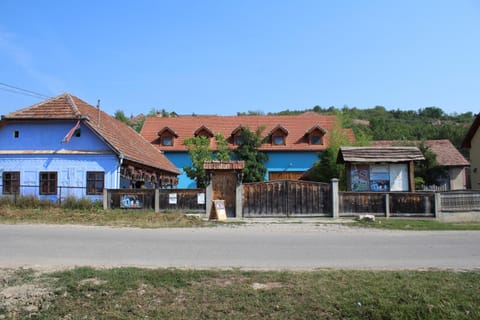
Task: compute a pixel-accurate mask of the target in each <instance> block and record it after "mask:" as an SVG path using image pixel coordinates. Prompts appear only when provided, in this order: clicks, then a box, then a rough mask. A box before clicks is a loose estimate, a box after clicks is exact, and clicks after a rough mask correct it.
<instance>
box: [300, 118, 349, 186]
mask: <svg viewBox="0 0 480 320" xmlns="http://www.w3.org/2000/svg"><path fill="white" fill-rule="evenodd" d="M341 121H342V120H341V119H337V123H336V124H335V125H334V127H333V128H332V130H331V132H330V140H329V145H328V147H327V149H325V150H324V151H323V152H321V153H320V154H319V157H320V160H318V161H317V162H315V163H314V165H313V167H312V169H311V170H310V174H309V179H310V180H313V181H319V182H330V180H332V178H338V179H339V180H340V181H339V187H340V188H341V189H343V190H344V189H345V186H346V181H345V165H343V164H337V155H338V151H339V150H340V147H341V146H348V145H350V144H351V143H350V140H349V138H348V136H347V135H346V133H345V131H344V130H343V129H342V126H341Z"/></svg>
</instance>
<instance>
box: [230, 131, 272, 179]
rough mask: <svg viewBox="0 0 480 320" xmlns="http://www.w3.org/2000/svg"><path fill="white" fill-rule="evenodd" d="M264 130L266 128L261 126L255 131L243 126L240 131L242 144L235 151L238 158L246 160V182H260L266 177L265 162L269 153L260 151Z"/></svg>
mask: <svg viewBox="0 0 480 320" xmlns="http://www.w3.org/2000/svg"><path fill="white" fill-rule="evenodd" d="M263 130H264V128H261V127H259V128H257V130H256V131H255V132H252V131H251V130H250V129H249V128H243V129H242V130H241V132H240V133H239V137H240V140H241V141H242V144H241V145H240V146H238V148H237V149H235V150H234V151H233V153H234V155H235V158H236V159H238V160H243V161H245V168H244V169H243V181H244V182H258V181H264V179H265V174H266V173H267V168H266V167H265V164H264V163H265V161H267V160H268V155H267V154H266V153H264V152H260V151H258V148H259V147H260V146H261V145H262V143H263V138H262V131H263Z"/></svg>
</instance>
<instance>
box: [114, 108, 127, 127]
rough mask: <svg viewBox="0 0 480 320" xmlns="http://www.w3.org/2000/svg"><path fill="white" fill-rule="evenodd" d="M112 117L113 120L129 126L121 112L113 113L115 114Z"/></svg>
mask: <svg viewBox="0 0 480 320" xmlns="http://www.w3.org/2000/svg"><path fill="white" fill-rule="evenodd" d="M113 116H114V118H115V119H117V120H119V121H122V122H123V123H126V124H129V123H128V118H127V116H126V115H125V113H124V112H123V111H122V110H117V111H115V114H114V115H113Z"/></svg>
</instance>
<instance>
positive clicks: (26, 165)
mask: <svg viewBox="0 0 480 320" xmlns="http://www.w3.org/2000/svg"><path fill="white" fill-rule="evenodd" d="M179 173H180V171H179V170H178V169H177V168H176V167H175V166H174V165H173V164H172V163H171V162H170V161H169V160H168V159H167V158H166V157H165V156H164V155H163V154H162V153H161V152H160V151H159V150H158V149H157V148H154V147H153V146H152V145H151V144H150V143H149V142H148V141H146V140H145V139H144V138H143V137H142V136H140V135H139V134H138V133H137V132H135V131H134V130H133V129H131V128H130V127H129V126H127V125H126V124H124V123H122V122H120V121H118V120H116V119H115V118H113V117H111V116H109V115H108V114H106V113H104V112H102V111H101V110H100V109H99V108H98V107H93V106H91V105H89V104H87V103H86V102H84V101H82V100H81V99H79V98H77V97H75V96H73V95H70V94H68V93H66V94H62V95H60V96H57V97H54V98H51V99H48V100H46V101H43V102H40V103H38V104H35V105H33V106H30V107H27V108H25V109H21V110H18V111H15V112H12V113H9V114H7V115H4V116H2V118H1V120H0V174H1V177H2V186H1V189H2V195H3V196H10V195H18V194H20V195H34V196H37V197H39V198H42V199H50V200H52V201H57V200H59V199H61V198H63V197H66V196H75V197H86V198H90V199H92V200H97V199H101V197H102V194H103V189H104V188H108V189H119V188H141V187H147V188H153V187H156V188H161V187H174V186H176V185H177V182H178V179H177V175H178V174H179Z"/></svg>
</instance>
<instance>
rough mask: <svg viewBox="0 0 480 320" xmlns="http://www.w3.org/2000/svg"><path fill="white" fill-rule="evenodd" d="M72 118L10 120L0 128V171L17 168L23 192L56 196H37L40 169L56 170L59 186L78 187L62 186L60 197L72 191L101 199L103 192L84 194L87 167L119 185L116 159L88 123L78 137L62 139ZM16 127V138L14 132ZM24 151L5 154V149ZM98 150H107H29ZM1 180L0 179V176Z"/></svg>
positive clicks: (112, 184) (112, 185)
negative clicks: (90, 194)
mask: <svg viewBox="0 0 480 320" xmlns="http://www.w3.org/2000/svg"><path fill="white" fill-rule="evenodd" d="M75 123H76V122H75V121H73V122H72V121H69V122H55V123H51V122H48V123H45V122H42V123H32V122H30V123H11V124H7V125H6V126H5V127H3V128H1V129H0V151H2V152H1V154H0V173H1V172H3V171H19V172H20V184H21V185H24V186H26V187H23V188H22V190H21V191H22V194H32V195H36V196H38V197H39V198H48V199H51V200H55V201H56V200H58V198H59V197H60V194H57V195H51V196H50V195H49V196H44V195H42V196H40V195H39V191H38V188H34V187H29V186H38V185H39V183H40V172H42V171H56V172H57V177H58V186H59V187H60V186H61V187H79V188H78V189H75V188H72V189H67V188H62V194H61V197H62V198H63V197H65V196H69V195H73V196H76V197H82V196H85V197H88V198H92V199H101V198H102V196H86V192H85V189H84V188H85V186H86V175H87V171H103V172H105V187H106V188H119V186H120V174H119V160H118V158H117V156H116V155H115V154H114V153H113V152H111V151H110V149H109V147H108V146H107V145H106V144H105V143H104V142H103V141H102V140H101V139H100V138H98V137H97V136H96V135H95V134H94V133H93V132H92V131H91V130H90V129H89V128H88V127H86V126H81V135H80V137H75V136H74V137H72V139H71V140H70V142H69V143H62V142H61V141H62V139H63V137H64V136H65V135H66V134H67V132H68V131H69V130H70V129H71V128H72V127H73V126H74V125H75ZM15 131H18V138H15V136H14V132H15ZM9 150H10V151H24V153H25V154H8V151H9ZM34 150H37V151H44V152H49V151H57V152H58V151H62V150H70V151H72V150H76V151H99V152H102V153H106V151H110V152H108V153H107V154H93V155H74V154H61V153H51V154H34V153H33V154H32V152H31V151H34ZM0 181H1V180H0Z"/></svg>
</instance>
